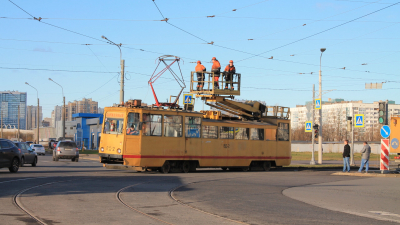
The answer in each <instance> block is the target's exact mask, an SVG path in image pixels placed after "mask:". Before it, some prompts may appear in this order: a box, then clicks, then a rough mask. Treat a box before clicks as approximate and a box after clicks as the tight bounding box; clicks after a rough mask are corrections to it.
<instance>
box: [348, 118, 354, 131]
mask: <svg viewBox="0 0 400 225" xmlns="http://www.w3.org/2000/svg"><path fill="white" fill-rule="evenodd" d="M352 123H353V120H352V117H351V116H348V117H347V131H348V132H351V129H352Z"/></svg>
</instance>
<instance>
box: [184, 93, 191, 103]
mask: <svg viewBox="0 0 400 225" xmlns="http://www.w3.org/2000/svg"><path fill="white" fill-rule="evenodd" d="M183 104H184V105H193V95H192V94H184V95H183Z"/></svg>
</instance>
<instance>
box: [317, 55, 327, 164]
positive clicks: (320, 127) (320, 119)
mask: <svg viewBox="0 0 400 225" xmlns="http://www.w3.org/2000/svg"><path fill="white" fill-rule="evenodd" d="M325 50H326V48H321V56H320V58H319V99H321V107H320V109H319V132H318V164H322V71H321V62H322V53H324V51H325Z"/></svg>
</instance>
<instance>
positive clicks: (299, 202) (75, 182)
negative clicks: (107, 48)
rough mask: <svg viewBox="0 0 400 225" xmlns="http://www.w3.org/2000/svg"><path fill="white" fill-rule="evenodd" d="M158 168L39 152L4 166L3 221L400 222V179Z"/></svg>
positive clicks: (0, 186)
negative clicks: (29, 161)
mask: <svg viewBox="0 0 400 225" xmlns="http://www.w3.org/2000/svg"><path fill="white" fill-rule="evenodd" d="M294 170H295V169H294V168H293V169H281V170H273V171H269V172H229V171H228V172H223V171H222V170H216V169H209V170H204V169H202V170H199V171H198V172H196V173H188V174H184V173H171V174H160V173H156V172H145V173H136V172H132V171H121V170H107V169H105V168H103V167H102V164H100V163H98V162H97V161H96V160H89V159H85V158H83V157H81V159H80V161H79V162H71V161H70V160H60V161H58V162H53V161H52V160H51V157H50V156H40V157H39V163H38V166H37V167H31V166H26V167H22V168H20V171H19V172H18V173H16V174H12V173H9V172H8V169H4V168H3V169H0V224H397V223H400V215H399V214H400V210H399V208H400V207H399V206H400V204H399V203H398V202H400V201H399V200H400V199H399V198H400V193H399V192H400V188H399V187H400V179H399V178H368V177H352V176H332V175H330V174H331V173H332V172H333V171H332V172H329V171H310V170H307V171H294Z"/></svg>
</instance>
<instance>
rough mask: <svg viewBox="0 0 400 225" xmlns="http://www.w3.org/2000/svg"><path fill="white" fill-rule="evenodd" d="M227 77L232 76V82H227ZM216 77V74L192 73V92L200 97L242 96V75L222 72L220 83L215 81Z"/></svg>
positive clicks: (205, 72)
mask: <svg viewBox="0 0 400 225" xmlns="http://www.w3.org/2000/svg"><path fill="white" fill-rule="evenodd" d="M226 76H231V77H230V81H226ZM216 77H217V76H216V74H215V73H214V72H208V71H204V72H195V71H192V72H191V74H190V92H191V93H195V94H200V95H228V96H229V95H240V79H241V74H240V73H234V74H228V73H225V72H220V76H219V80H218V81H215V78H216ZM199 78H200V79H199ZM216 84H218V85H216ZM201 86H202V87H201ZM225 87H227V89H225ZM232 87H233V88H232Z"/></svg>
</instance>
